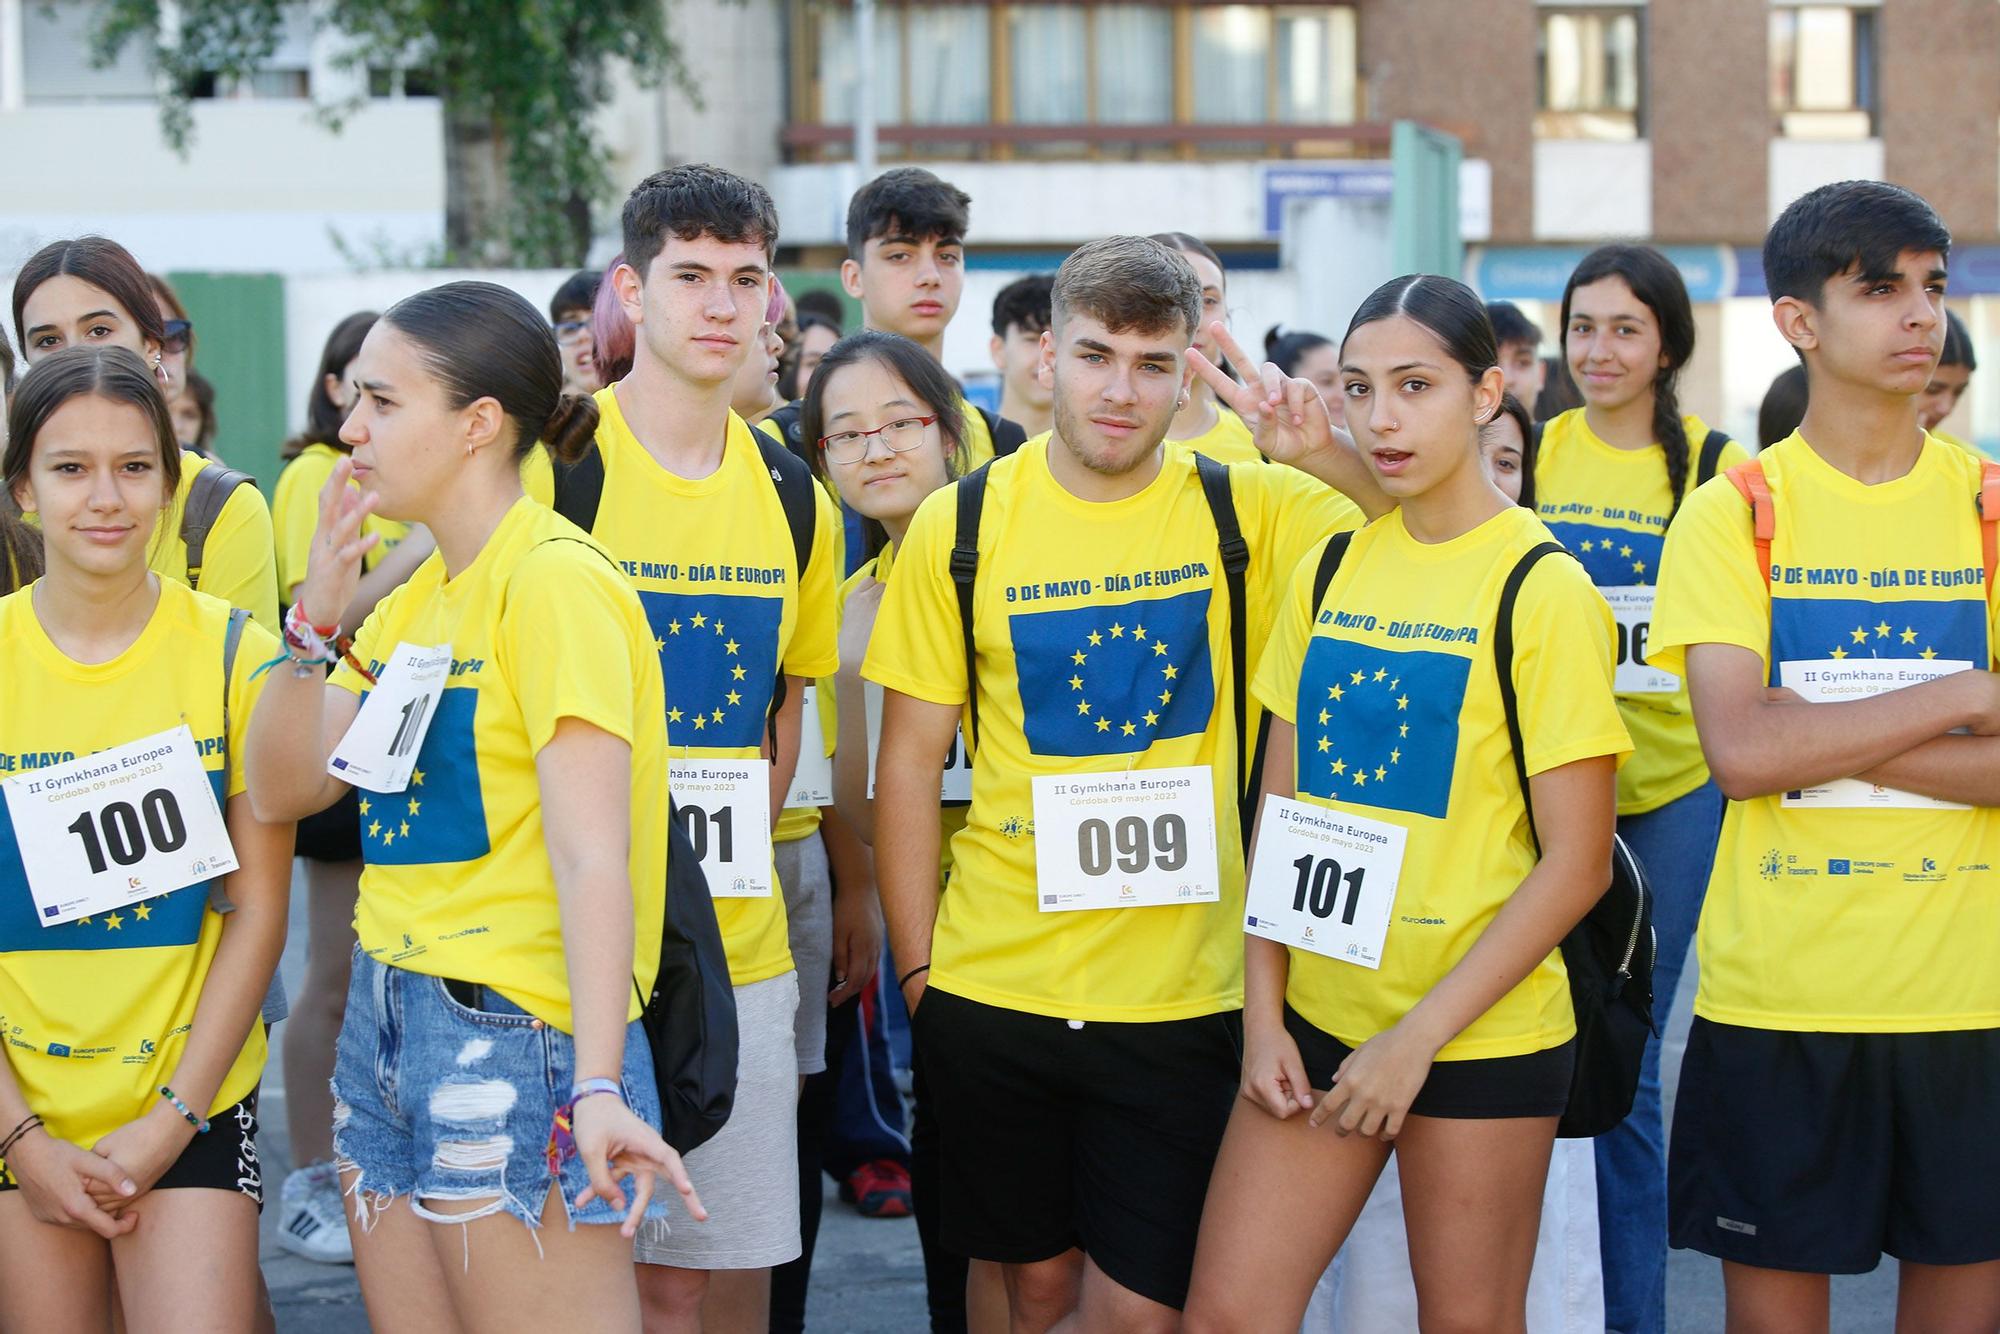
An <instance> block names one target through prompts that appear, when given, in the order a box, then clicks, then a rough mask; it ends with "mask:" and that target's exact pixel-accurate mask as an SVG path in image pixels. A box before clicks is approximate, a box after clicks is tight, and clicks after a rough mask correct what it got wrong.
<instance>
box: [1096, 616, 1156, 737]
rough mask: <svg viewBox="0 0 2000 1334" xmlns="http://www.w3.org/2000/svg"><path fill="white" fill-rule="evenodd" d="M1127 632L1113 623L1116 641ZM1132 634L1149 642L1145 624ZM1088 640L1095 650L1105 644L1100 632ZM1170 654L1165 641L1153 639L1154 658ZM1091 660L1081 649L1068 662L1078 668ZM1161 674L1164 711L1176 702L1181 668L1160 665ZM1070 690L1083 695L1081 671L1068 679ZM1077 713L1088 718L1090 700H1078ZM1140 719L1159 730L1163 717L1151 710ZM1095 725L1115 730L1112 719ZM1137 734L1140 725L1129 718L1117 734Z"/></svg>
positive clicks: (1139, 640) (1107, 730) (1134, 637)
mask: <svg viewBox="0 0 2000 1334" xmlns="http://www.w3.org/2000/svg"><path fill="white" fill-rule="evenodd" d="M1125 633H1126V631H1125V627H1124V626H1123V625H1122V624H1120V623H1118V622H1115V621H1114V622H1113V623H1112V625H1111V637H1112V638H1113V639H1123V638H1125ZM1131 634H1132V638H1133V639H1135V640H1137V641H1138V642H1140V643H1142V644H1143V643H1145V642H1146V627H1145V626H1143V625H1135V626H1133V627H1132V631H1131ZM1089 639H1090V645H1091V647H1092V648H1096V647H1098V646H1100V645H1102V644H1103V643H1104V635H1103V633H1102V632H1101V631H1097V630H1092V631H1091V632H1090V635H1089ZM1168 652H1169V650H1168V648H1167V641H1166V640H1164V639H1159V638H1155V639H1154V640H1153V656H1154V657H1156V658H1164V657H1166V656H1167V654H1168ZM1089 658H1090V655H1089V654H1087V653H1085V652H1084V651H1083V650H1082V649H1078V650H1077V651H1076V652H1074V653H1072V654H1070V656H1069V660H1070V661H1071V662H1072V663H1074V664H1076V665H1077V666H1078V667H1081V666H1083V665H1084V663H1086V662H1087V661H1089ZM1160 673H1161V683H1162V684H1161V689H1160V694H1159V701H1160V708H1162V709H1164V708H1165V707H1166V706H1167V705H1169V704H1171V703H1173V701H1174V687H1173V682H1174V680H1175V678H1176V677H1178V676H1179V675H1180V674H1181V669H1180V668H1178V667H1176V666H1174V664H1172V663H1171V662H1165V663H1161V664H1160ZM1069 688H1070V689H1071V690H1075V691H1078V692H1081V691H1082V690H1083V674H1082V673H1081V672H1078V673H1077V674H1076V675H1074V676H1072V677H1070V678H1069ZM1076 711H1077V714H1078V715H1079V716H1082V717H1089V716H1090V701H1089V700H1087V699H1082V698H1079V699H1078V700H1077V702H1076ZM1140 717H1141V719H1143V720H1144V722H1145V724H1146V726H1147V727H1158V726H1159V725H1160V714H1159V712H1158V710H1155V709H1152V708H1148V709H1147V710H1146V711H1145V713H1143V714H1141V715H1140ZM1096 723H1097V730H1098V731H1100V732H1109V731H1110V730H1111V728H1112V722H1111V720H1110V719H1109V718H1099V719H1097V720H1096ZM1138 732H1139V725H1138V724H1137V723H1135V722H1133V721H1132V720H1131V719H1129V718H1128V719H1126V720H1125V721H1124V722H1122V723H1120V724H1118V734H1119V735H1120V736H1136V735H1138Z"/></svg>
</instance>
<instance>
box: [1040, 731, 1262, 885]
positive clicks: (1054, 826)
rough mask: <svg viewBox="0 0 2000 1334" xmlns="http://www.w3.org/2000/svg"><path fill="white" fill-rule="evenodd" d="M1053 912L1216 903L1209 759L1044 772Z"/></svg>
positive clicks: (1043, 824) (1044, 881)
mask: <svg viewBox="0 0 2000 1334" xmlns="http://www.w3.org/2000/svg"><path fill="white" fill-rule="evenodd" d="M1033 788H1034V798H1035V879H1036V882H1037V885H1038V888H1037V889H1036V891H1035V892H1036V896H1037V897H1038V899H1039V900H1040V906H1041V910H1042V911H1043V912H1075V911H1079V910H1081V909H1086V908H1157V907H1164V906H1168V905H1172V904H1181V903H1214V902H1216V901H1217V900H1218V899H1220V898H1221V897H1222V878H1221V876H1220V875H1219V874H1218V873H1217V871H1216V856H1215V788H1214V781H1213V778H1212V777H1211V774H1210V771H1209V768H1208V766H1207V765H1205V764H1201V765H1194V766H1191V767H1188V768H1181V769H1134V770H1131V771H1129V772H1127V773H1104V774H1076V775H1070V774H1063V775H1057V776H1049V775H1041V776H1038V777H1037V778H1035V779H1034V781H1033Z"/></svg>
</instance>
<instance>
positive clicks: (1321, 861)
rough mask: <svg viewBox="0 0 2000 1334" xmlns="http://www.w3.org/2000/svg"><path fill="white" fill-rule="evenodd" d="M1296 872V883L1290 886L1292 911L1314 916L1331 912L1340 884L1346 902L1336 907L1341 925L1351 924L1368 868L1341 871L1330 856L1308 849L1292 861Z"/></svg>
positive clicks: (1324, 916)
mask: <svg viewBox="0 0 2000 1334" xmlns="http://www.w3.org/2000/svg"><path fill="white" fill-rule="evenodd" d="M1292 867H1293V869H1295V870H1297V871H1298V873H1299V883H1298V885H1297V887H1296V888H1294V889H1293V890H1292V911H1293V912H1309V913H1311V914H1312V915H1313V916H1314V917H1319V918H1327V917H1331V916H1333V909H1334V905H1335V903H1337V902H1338V901H1339V899H1340V897H1341V895H1340V886H1341V885H1342V884H1345V885H1346V886H1347V903H1346V906H1345V907H1343V908H1341V910H1340V921H1341V925H1343V926H1353V925H1354V911H1355V909H1356V908H1358V907H1360V906H1361V882H1362V880H1363V879H1365V878H1366V877H1367V875H1368V868H1367V867H1365V866H1357V867H1355V868H1354V869H1353V870H1351V871H1348V872H1346V873H1345V874H1343V873H1342V872H1341V868H1340V863H1339V862H1337V861H1335V860H1333V859H1332V858H1331V857H1315V856H1313V855H1312V854H1311V853H1310V852H1308V853H1306V854H1305V855H1304V856H1303V857H1300V858H1299V859H1298V860H1297V861H1295V862H1293V863H1292Z"/></svg>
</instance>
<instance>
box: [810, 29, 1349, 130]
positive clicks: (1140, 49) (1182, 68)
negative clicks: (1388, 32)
mask: <svg viewBox="0 0 2000 1334" xmlns="http://www.w3.org/2000/svg"><path fill="white" fill-rule="evenodd" d="M793 7H794V14H795V23H794V29H793V31H794V33H795V43H794V46H793V50H794V51H797V52H799V53H800V56H801V59H800V61H799V63H798V65H797V66H796V67H795V69H794V80H795V82H794V102H793V107H794V116H793V119H794V121H796V122H799V123H800V124H799V125H798V126H797V127H795V128H800V129H806V130H810V128H811V127H817V126H841V127H844V126H848V125H851V124H852V123H853V108H854V98H855V96H856V89H855V81H856V74H855V69H854V21H853V11H852V9H851V7H850V6H849V5H848V4H847V3H845V2H844V0H793ZM874 56H875V60H874V64H875V72H874V75H873V83H874V95H875V114H876V119H877V121H878V123H879V124H881V125H882V126H884V127H890V126H897V127H906V128H907V127H913V126H936V125H979V126H981V127H982V129H984V130H985V132H984V133H982V134H981V135H980V136H978V137H977V139H976V140H974V141H970V142H967V143H963V144H956V145H954V144H951V143H947V142H943V141H942V140H944V139H948V138H949V136H936V135H925V136H921V137H920V139H918V140H917V141H915V142H906V143H899V142H895V141H894V140H885V142H884V143H883V145H882V150H881V151H882V154H883V156H884V157H894V156H896V155H897V154H898V153H903V154H905V155H907V156H919V157H939V156H951V155H953V153H954V151H963V152H964V153H966V154H968V155H971V156H989V157H1022V156H1034V157H1085V156H1094V157H1107V156H1110V157H1132V156H1146V157H1175V156H1187V155H1189V154H1190V152H1191V151H1192V150H1191V149H1190V147H1189V145H1188V144H1186V143H1182V142H1177V141H1176V140H1175V138H1174V136H1171V135H1167V134H1162V133H1161V130H1162V128H1163V127H1170V126H1173V125H1176V124H1191V125H1299V126H1307V127H1315V126H1319V127H1323V126H1345V125H1348V124H1351V123H1352V122H1353V120H1354V117H1355V108H1356V104H1357V101H1358V91H1357V86H1356V80H1357V73H1356V64H1357V52H1356V36H1355V16H1354V7H1353V6H1352V5H1313V6H1275V5H1269V4H1212V3H1196V2H1194V0H1143V2H1141V0H1118V2H1116V3H1096V2H1095V0H1040V2H1039V3H1008V2H1006V0H993V2H992V3H985V4H924V3H911V2H909V0H877V4H876V7H875V53H874ZM1004 125H1019V126H1039V127H1075V128H1077V129H1078V130H1079V131H1082V130H1088V131H1091V132H1090V133H1089V134H1087V135H1081V136H1080V137H1077V138H1075V139H1067V138H1065V139H1058V138H1057V137H1056V136H1055V135H1054V134H1052V133H1049V132H1048V131H1044V132H1042V133H1041V134H1039V135H1037V134H1033V133H1030V134H1020V135H1005V134H998V133H994V132H993V131H992V129H991V127H996V126H1004ZM1121 125H1131V126H1140V127H1144V129H1145V133H1143V134H1140V135H1137V136H1135V137H1134V138H1132V139H1130V140H1127V141H1120V140H1119V139H1118V138H1117V136H1115V135H1112V134H1107V133H1104V132H1103V131H1104V128H1105V127H1108V126H1121ZM1213 138H1214V136H1209V139H1211V140H1212V139H1213ZM794 143H797V144H802V145H805V146H806V151H807V152H808V153H822V154H825V155H827V156H834V157H841V156H845V155H846V152H847V150H846V147H845V145H844V143H836V142H833V141H831V140H830V139H829V137H828V136H825V135H819V136H814V135H812V134H810V133H807V134H805V135H803V136H801V137H798V138H795V139H794ZM1202 149H1203V151H1207V152H1225V153H1227V152H1241V153H1253V154H1258V155H1261V154H1264V153H1266V152H1276V151H1282V150H1280V149H1278V148H1276V147H1274V146H1272V145H1268V144H1264V143H1261V142H1244V143H1214V142H1204V143H1203V145H1202Z"/></svg>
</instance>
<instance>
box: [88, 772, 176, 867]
mask: <svg viewBox="0 0 2000 1334" xmlns="http://www.w3.org/2000/svg"><path fill="white" fill-rule="evenodd" d="M68 831H69V832H70V833H72V834H75V835H76V836H77V837H78V838H80V839H82V840H83V855H84V856H85V858H87V859H88V860H89V862H90V871H91V874H92V875H103V874H104V872H105V871H107V870H109V869H110V863H109V862H107V861H106V860H105V853H106V852H107V851H108V852H109V853H110V854H111V861H114V862H117V863H118V864H119V865H120V866H136V865H138V864H139V862H140V861H141V860H142V859H143V858H144V857H145V855H146V850H147V845H148V843H149V842H150V844H151V846H152V850H153V851H155V852H178V851H179V850H180V848H181V846H182V845H183V844H185V843H186V842H187V821H185V820H183V819H182V818H181V807H180V803H179V802H178V801H175V800H174V794H173V793H171V792H169V791H168V790H167V789H165V788H163V787H156V788H154V789H153V790H152V791H151V792H148V793H147V794H146V795H145V796H143V797H141V798H140V799H139V805H138V806H137V807H136V808H135V807H134V806H133V805H132V803H131V802H129V801H114V802H112V803H111V804H110V805H109V806H106V807H105V808H104V809H103V810H101V811H98V812H96V813H95V814H94V815H93V813H92V812H90V811H85V812H84V813H83V814H81V815H79V816H77V817H76V819H75V820H73V821H72V822H71V823H70V824H69V826H68Z"/></svg>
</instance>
